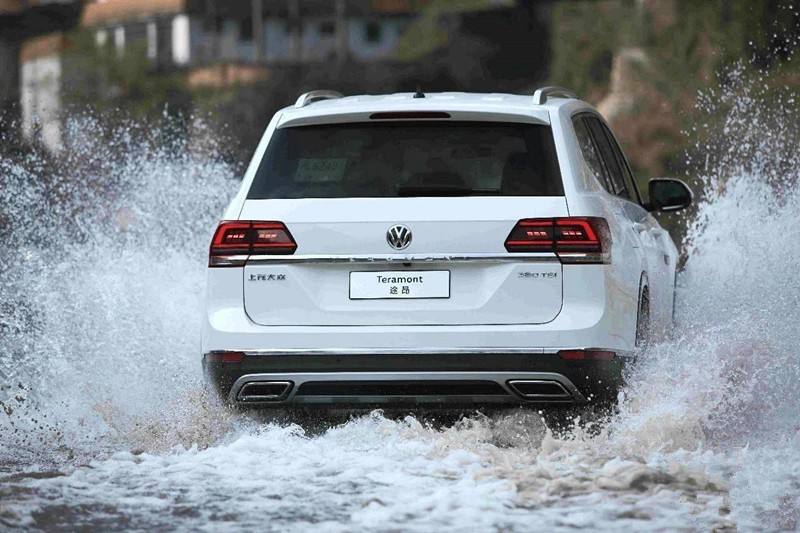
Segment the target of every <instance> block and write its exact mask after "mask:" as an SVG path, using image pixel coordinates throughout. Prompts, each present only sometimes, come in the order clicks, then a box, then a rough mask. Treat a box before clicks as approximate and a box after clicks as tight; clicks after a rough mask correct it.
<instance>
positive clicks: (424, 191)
mask: <svg viewBox="0 0 800 533" xmlns="http://www.w3.org/2000/svg"><path fill="white" fill-rule="evenodd" d="M497 194H500V190H499V189H473V188H470V187H448V186H446V185H445V186H435V185H429V186H427V187H425V186H407V187H398V188H397V195H398V196H475V195H481V196H487V195H497Z"/></svg>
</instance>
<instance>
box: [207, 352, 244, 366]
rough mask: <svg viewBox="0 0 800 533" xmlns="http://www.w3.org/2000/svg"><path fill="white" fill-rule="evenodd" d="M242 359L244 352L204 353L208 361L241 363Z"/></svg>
mask: <svg viewBox="0 0 800 533" xmlns="http://www.w3.org/2000/svg"><path fill="white" fill-rule="evenodd" d="M242 361H244V352H222V351H220V352H209V353H207V354H206V362H208V363H241V362H242Z"/></svg>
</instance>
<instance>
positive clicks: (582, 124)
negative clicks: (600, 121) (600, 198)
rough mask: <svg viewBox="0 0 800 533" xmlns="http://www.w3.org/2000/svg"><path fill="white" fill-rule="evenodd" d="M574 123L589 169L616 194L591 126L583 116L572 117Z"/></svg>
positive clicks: (604, 186) (609, 190) (604, 185)
mask: <svg viewBox="0 0 800 533" xmlns="http://www.w3.org/2000/svg"><path fill="white" fill-rule="evenodd" d="M572 125H573V127H574V128H575V136H576V137H577V139H578V145H579V146H580V147H581V153H582V154H583V159H584V161H586V164H587V165H588V166H589V169H591V171H592V172H593V173H594V175H595V176H596V177H597V179H598V180H600V184H601V185H602V186H603V188H605V190H607V191H608V192H610V193H611V194H614V189H613V188H612V186H611V184H610V182H609V181H608V174H607V172H606V169H605V167H604V166H603V162H602V161H601V159H600V153H599V151H598V149H597V146H596V145H595V143H594V140H593V139H592V136H591V134H590V133H589V128H588V127H587V125H586V121H585V119H584V118H583V117H582V116H577V117H575V118H573V119H572Z"/></svg>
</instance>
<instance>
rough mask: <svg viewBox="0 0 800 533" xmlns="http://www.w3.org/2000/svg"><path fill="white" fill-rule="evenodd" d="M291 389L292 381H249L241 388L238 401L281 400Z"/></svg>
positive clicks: (237, 396) (237, 397)
mask: <svg viewBox="0 0 800 533" xmlns="http://www.w3.org/2000/svg"><path fill="white" fill-rule="evenodd" d="M291 391H292V382H291V381H249V382H247V383H245V384H244V385H242V388H241V389H239V394H237V395H236V401H239V402H279V401H281V400H285V399H286V397H287V396H289V393H290V392H291Z"/></svg>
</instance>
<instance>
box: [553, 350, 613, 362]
mask: <svg viewBox="0 0 800 533" xmlns="http://www.w3.org/2000/svg"><path fill="white" fill-rule="evenodd" d="M616 355H617V354H615V353H614V352H611V351H608V350H595V349H588V350H561V351H560V352H558V356H559V357H560V358H561V359H566V360H568V361H611V360H612V359H614V357H615V356H616Z"/></svg>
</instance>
